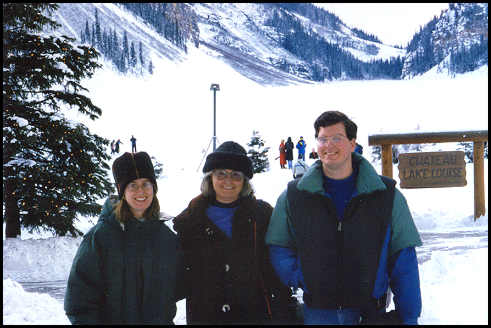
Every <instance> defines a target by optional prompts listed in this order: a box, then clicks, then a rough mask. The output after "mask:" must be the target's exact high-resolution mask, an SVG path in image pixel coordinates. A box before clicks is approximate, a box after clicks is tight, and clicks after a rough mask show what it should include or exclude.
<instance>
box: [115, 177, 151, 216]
mask: <svg viewBox="0 0 491 328" xmlns="http://www.w3.org/2000/svg"><path fill="white" fill-rule="evenodd" d="M152 184H153V190H154V193H153V199H152V204H150V206H149V207H148V208H147V209H146V210H145V212H144V213H143V217H144V218H146V219H149V220H158V219H159V217H160V204H159V200H158V199H157V186H156V185H155V184H154V183H152ZM114 215H115V216H116V220H118V221H119V222H121V223H126V222H127V221H128V220H130V219H133V218H134V216H133V213H131V209H130V205H128V202H127V201H126V198H125V195H124V191H123V197H122V198H121V199H120V200H119V201H118V202H117V203H116V204H114Z"/></svg>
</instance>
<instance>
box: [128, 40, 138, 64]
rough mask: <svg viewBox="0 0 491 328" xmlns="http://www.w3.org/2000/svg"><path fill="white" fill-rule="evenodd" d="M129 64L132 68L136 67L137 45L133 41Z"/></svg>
mask: <svg viewBox="0 0 491 328" xmlns="http://www.w3.org/2000/svg"><path fill="white" fill-rule="evenodd" d="M129 62H130V65H131V67H136V51H135V43H134V42H133V41H131V47H130V60H129Z"/></svg>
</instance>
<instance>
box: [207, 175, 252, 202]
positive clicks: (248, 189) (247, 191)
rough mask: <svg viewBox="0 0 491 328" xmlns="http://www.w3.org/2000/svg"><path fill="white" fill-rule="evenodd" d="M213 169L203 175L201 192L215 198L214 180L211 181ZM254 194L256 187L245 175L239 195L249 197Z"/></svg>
mask: <svg viewBox="0 0 491 328" xmlns="http://www.w3.org/2000/svg"><path fill="white" fill-rule="evenodd" d="M212 174H213V171H209V172H206V173H205V175H204V176H203V180H202V181H201V188H200V190H201V194H202V195H203V196H205V197H209V198H215V197H216V193H215V189H213V181H211V179H212V178H211V175H212ZM249 195H251V196H253V195H254V188H252V185H251V182H250V180H249V178H248V177H246V176H244V185H243V186H242V190H241V191H240V193H239V197H247V196H249Z"/></svg>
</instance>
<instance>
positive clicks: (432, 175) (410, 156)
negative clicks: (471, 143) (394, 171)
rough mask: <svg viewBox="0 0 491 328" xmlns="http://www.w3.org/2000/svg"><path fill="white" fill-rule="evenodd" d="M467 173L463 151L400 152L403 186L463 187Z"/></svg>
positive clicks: (400, 176) (400, 170)
mask: <svg viewBox="0 0 491 328" xmlns="http://www.w3.org/2000/svg"><path fill="white" fill-rule="evenodd" d="M465 174H466V172H465V160H464V152H463V151H443V152H428V153H405V154H399V179H400V181H401V188H442V187H462V186H465V185H466V184H467V181H466V179H465Z"/></svg>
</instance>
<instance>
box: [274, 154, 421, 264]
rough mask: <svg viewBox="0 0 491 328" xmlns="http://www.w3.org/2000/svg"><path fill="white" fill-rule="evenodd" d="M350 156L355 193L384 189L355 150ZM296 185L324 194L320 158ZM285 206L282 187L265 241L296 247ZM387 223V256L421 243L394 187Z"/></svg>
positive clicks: (406, 209)
mask: <svg viewBox="0 0 491 328" xmlns="http://www.w3.org/2000/svg"><path fill="white" fill-rule="evenodd" d="M352 160H353V165H359V170H358V177H357V179H356V190H357V192H358V194H364V193H366V194H368V193H371V192H373V191H375V190H379V189H382V190H385V189H386V186H385V184H384V183H383V181H382V179H381V178H380V177H379V175H378V174H377V172H376V171H375V169H374V168H373V166H372V165H371V164H370V163H369V162H368V161H367V160H366V159H365V158H363V157H362V156H361V155H359V154H357V153H352ZM297 188H298V190H300V191H306V192H310V193H314V194H320V195H324V187H323V173H322V162H321V161H320V160H318V161H316V162H315V163H314V164H313V165H312V166H311V167H310V168H309V170H308V171H307V172H306V173H305V174H304V175H303V176H302V178H301V179H300V181H299V182H298V184H297ZM288 207H289V205H288V199H287V196H286V190H285V191H284V192H283V193H282V194H281V195H280V196H279V198H278V201H277V202H276V206H275V208H274V210H273V214H272V216H271V220H270V223H269V227H268V232H267V234H266V244H268V245H277V246H283V247H289V248H293V249H295V248H296V247H295V245H296V241H295V234H294V232H293V231H292V225H291V222H290V214H289V213H288ZM391 226H392V234H391V240H390V242H389V256H392V255H393V254H395V253H397V252H398V251H399V250H401V249H404V248H406V247H411V246H421V245H422V242H421V239H420V237H419V233H418V230H417V229H416V226H415V225H414V221H413V218H412V216H411V212H410V211H409V207H408V205H407V202H406V199H405V198H404V196H403V195H402V193H401V192H400V191H399V190H398V189H397V188H396V189H395V195H394V203H393V207H392V219H391Z"/></svg>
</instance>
